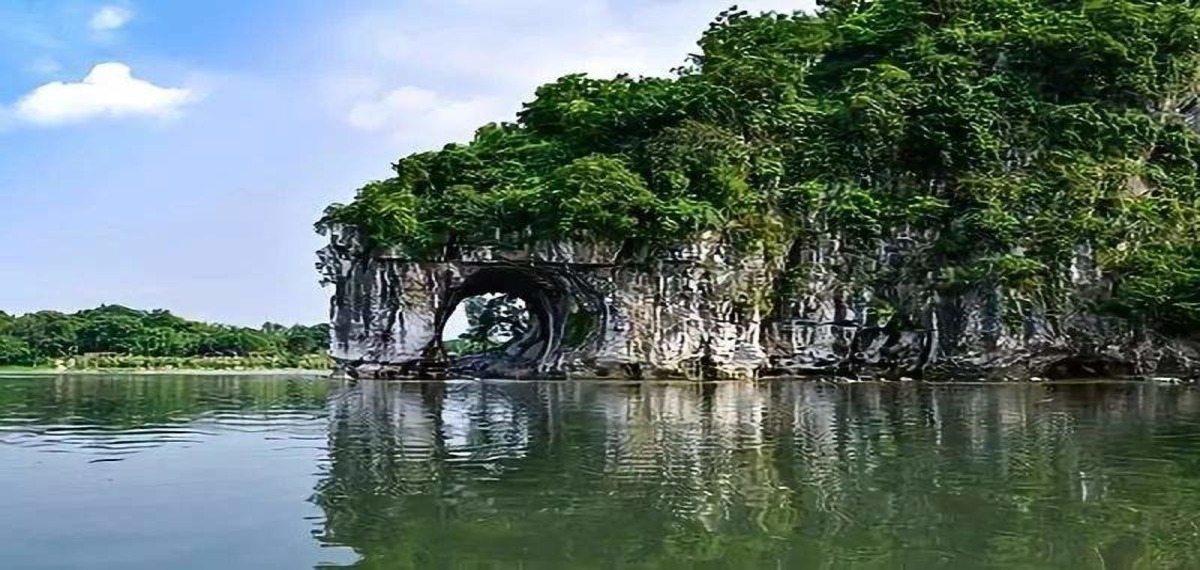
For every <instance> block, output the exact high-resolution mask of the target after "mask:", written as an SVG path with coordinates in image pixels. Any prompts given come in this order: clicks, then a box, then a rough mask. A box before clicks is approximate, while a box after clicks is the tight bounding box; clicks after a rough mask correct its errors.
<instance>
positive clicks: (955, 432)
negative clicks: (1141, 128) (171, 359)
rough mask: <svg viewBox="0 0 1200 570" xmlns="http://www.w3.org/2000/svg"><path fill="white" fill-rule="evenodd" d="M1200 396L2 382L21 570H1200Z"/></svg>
mask: <svg viewBox="0 0 1200 570" xmlns="http://www.w3.org/2000/svg"><path fill="white" fill-rule="evenodd" d="M1198 545H1200V389H1197V388H1192V387H1186V386H1170V385H1156V384H1142V383H1117V382H1113V383H1101V382H1097V383H1081V384H992V385H925V384H915V383H914V384H907V383H906V384H871V383H864V384H833V383H821V382H812V381H790V382H789V381H772V382H764V383H759V384H751V383H722V384H705V385H697V384H685V383H641V384H623V383H599V382H584V381H563V382H541V383H519V382H498V383H489V382H473V381H462V382H446V383H384V382H361V383H353V382H349V381H339V380H327V379H319V378H303V377H280V376H271V377H254V376H208V375H206V376H187V375H175V376H170V375H164V376H117V375H114V376H108V375H87V376H83V375H80V376H70V375H66V376H58V377H21V376H6V377H0V568H5V569H50V568H89V569H110V568H111V569H118V568H120V569H132V568H137V569H141V568H146V569H150V568H154V569H161V568H171V569H190V568H195V569H209V568H255V569H266V568H314V567H315V568H341V567H358V568H389V569H392V568H414V569H415V568H420V569H427V568H472V569H474V568H524V569H533V568H545V569H560V568H739V569H740V568H771V569H777V568H788V569H791V568H956V569H958V568H1002V567H1003V568H1097V569H1110V570H1111V569H1116V568H1200V546H1198Z"/></svg>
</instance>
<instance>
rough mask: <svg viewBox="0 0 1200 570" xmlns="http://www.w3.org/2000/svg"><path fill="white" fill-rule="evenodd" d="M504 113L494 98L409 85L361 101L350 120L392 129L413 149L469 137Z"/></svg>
mask: <svg viewBox="0 0 1200 570" xmlns="http://www.w3.org/2000/svg"><path fill="white" fill-rule="evenodd" d="M503 114H504V111H503V106H502V105H501V104H500V103H499V102H497V101H496V100H494V99H491V98H487V97H476V98H467V99H453V98H448V97H445V96H443V95H439V94H438V93H437V92H435V91H431V90H429V89H422V88H419V87H412V86H406V87H401V88H399V89H393V90H391V91H388V92H386V93H383V94H381V95H379V96H377V97H373V98H369V99H364V100H360V101H359V102H358V103H355V104H354V106H353V107H352V108H351V109H350V113H349V115H348V117H347V119H348V121H349V123H350V124H351V125H352V126H354V127H356V128H359V129H362V130H366V131H388V132H391V133H392V134H394V135H395V137H396V138H397V139H399V140H401V141H404V142H405V143H407V144H409V145H411V146H412V147H413V148H418V147H425V148H429V147H437V146H441V145H442V144H445V143H448V142H453V141H465V140H468V139H470V138H471V135H472V134H473V133H474V132H475V129H476V128H478V127H479V126H480V125H482V124H484V123H487V122H491V121H497V120H501V119H503V118H504V117H503Z"/></svg>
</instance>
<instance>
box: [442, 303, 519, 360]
mask: <svg viewBox="0 0 1200 570" xmlns="http://www.w3.org/2000/svg"><path fill="white" fill-rule="evenodd" d="M462 306H463V308H464V312H465V314H466V317H467V329H466V330H464V331H463V332H462V333H461V334H459V335H458V336H457V337H455V338H454V339H451V340H449V341H447V342H446V343H445V349H446V352H448V353H450V354H477V353H482V352H487V351H489V350H492V349H495V348H499V347H501V346H503V345H504V344H505V343H506V342H508V341H509V340H512V339H516V338H521V337H522V336H523V335H524V334H525V332H526V331H527V330H529V311H528V310H527V309H526V307H525V301H522V300H521V299H520V298H518V297H516V296H513V295H499V294H496V295H479V296H475V297H469V298H467V299H466V300H464V301H463V302H462Z"/></svg>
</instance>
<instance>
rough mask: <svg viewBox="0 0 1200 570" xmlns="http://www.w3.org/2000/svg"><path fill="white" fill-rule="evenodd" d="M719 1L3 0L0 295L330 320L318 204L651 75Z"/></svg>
mask: <svg viewBox="0 0 1200 570" xmlns="http://www.w3.org/2000/svg"><path fill="white" fill-rule="evenodd" d="M731 2H732V0H724V1H710V0H642V1H639V2H634V1H630V0H572V1H571V2H567V1H564V0H404V1H395V0H393V1H387V2H383V1H378V2H377V1H370V0H368V1H358V2H328V1H324V0H320V1H318V0H287V1H283V0H256V1H253V2H249V1H245V0H203V1H200V0H195V1H193V0H187V1H185V0H171V1H167V0H155V1H149V0H143V1H140V2H139V1H133V0H131V1H83V0H79V1H75V0H55V1H50V0H40V1H35V0H0V310H5V311H8V312H10V313H23V312H27V311H33V310H39V309H58V310H76V309H80V308H85V307H90V306H95V305H97V304H100V303H122V304H126V305H130V306H135V307H141V308H158V307H162V308H169V309H172V310H174V311H176V312H178V313H179V314H182V315H184V316H188V317H191V318H198V319H204V320H212V321H220V322H228V323H237V324H245V325H258V324H261V323H262V322H264V321H267V320H270V321H275V322H283V323H293V322H320V321H323V320H324V319H325V318H326V312H327V304H328V292H326V291H322V290H321V288H320V287H319V286H318V285H317V273H316V271H315V270H314V268H313V263H314V261H315V257H314V251H315V250H316V249H318V248H319V247H321V245H322V243H321V239H320V237H319V236H317V235H315V234H314V233H313V232H312V223H313V221H315V219H316V218H317V217H319V215H320V213H321V210H322V209H323V208H324V207H325V206H326V205H327V204H329V203H330V202H334V201H347V200H349V199H350V198H351V197H352V196H353V192H354V189H355V188H357V187H359V186H361V185H362V184H363V183H364V182H366V181H368V180H371V179H376V178H382V177H385V176H387V175H388V172H389V171H388V165H389V164H390V163H391V162H393V161H394V160H395V159H396V158H398V157H400V156H402V155H404V154H407V153H410V152H413V151H417V150H424V149H428V148H436V147H438V146H440V145H441V144H443V143H445V142H451V141H460V140H465V139H467V138H469V137H470V134H471V133H472V132H473V130H474V128H475V127H477V126H478V125H479V124H482V123H485V122H488V121H494V120H506V119H510V118H511V117H512V115H513V114H514V113H515V112H516V111H517V110H518V109H519V108H520V103H521V102H522V101H525V100H527V99H528V98H529V97H530V96H531V94H532V92H533V89H534V88H535V87H536V86H537V85H538V84H540V83H544V82H546V81H549V80H552V79H554V78H555V77H558V76H560V75H562V74H565V73H570V72H576V71H585V72H588V73H591V74H593V75H596V76H612V75H613V74H614V73H617V72H621V71H626V72H631V73H635V74H646V75H654V74H664V73H666V71H667V70H668V69H670V68H671V67H673V66H675V65H678V64H679V63H681V62H682V61H683V59H684V57H685V56H686V54H687V53H689V52H690V51H694V49H695V47H694V43H695V40H696V38H697V37H698V35H699V33H700V32H701V31H702V30H703V29H704V28H705V26H706V25H707V23H708V22H709V21H710V20H711V19H712V17H713V16H715V15H716V14H717V13H718V12H720V11H721V10H722V9H723V8H725V7H727V4H729V3H731ZM738 4H739V5H740V6H742V7H743V8H747V9H752V10H766V9H774V10H795V9H810V8H811V5H812V2H811V1H810V0H758V1H750V2H738Z"/></svg>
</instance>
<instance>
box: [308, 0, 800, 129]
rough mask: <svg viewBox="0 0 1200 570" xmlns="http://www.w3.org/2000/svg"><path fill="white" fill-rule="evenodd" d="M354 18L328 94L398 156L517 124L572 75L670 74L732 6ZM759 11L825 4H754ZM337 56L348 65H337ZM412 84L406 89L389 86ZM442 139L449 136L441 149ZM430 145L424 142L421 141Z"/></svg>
mask: <svg viewBox="0 0 1200 570" xmlns="http://www.w3.org/2000/svg"><path fill="white" fill-rule="evenodd" d="M415 3H416V4H417V6H416V7H414V6H412V5H408V6H406V7H405V8H404V9H402V10H401V9H391V10H379V9H371V10H365V11H361V12H358V13H357V14H352V15H351V18H350V19H349V20H348V21H346V22H345V23H344V25H343V26H342V27H341V28H340V30H339V33H338V35H337V36H336V37H335V39H334V40H333V41H332V44H333V45H336V46H339V47H340V48H341V50H340V51H339V53H337V54H333V55H332V56H331V55H330V54H322V55H323V56H325V57H334V58H335V61H333V62H331V67H332V68H333V71H330V72H327V73H325V76H326V77H327V78H328V80H327V81H328V84H327V85H326V86H325V87H326V94H327V95H328V96H330V97H331V98H333V99H335V100H337V101H339V102H338V103H335V104H337V105H341V108H342V109H343V111H342V113H345V109H350V112H349V114H348V115H346V116H347V117H348V118H349V122H350V123H351V125H353V126H355V127H358V128H369V129H374V130H389V129H391V130H392V132H393V133H394V134H395V135H396V140H398V141H402V142H403V143H406V144H402V145H400V148H397V149H396V150H398V151H401V152H405V151H411V150H417V146H422V147H426V148H428V147H429V146H440V142H446V141H449V140H461V139H462V137H463V135H464V134H465V135H466V136H469V135H470V133H471V132H472V131H473V129H474V128H475V127H478V126H479V125H480V124H482V123H484V122H487V121H494V120H511V119H512V118H513V116H514V114H515V113H516V112H517V111H518V110H519V109H520V103H521V102H522V101H527V100H529V99H531V98H532V97H533V92H534V90H535V89H536V87H537V86H538V85H540V84H542V83H545V82H547V81H552V80H554V79H555V78H557V77H560V76H562V75H564V74H567V73H575V72H585V73H588V74H590V75H592V76H595V77H612V76H614V75H616V74H618V73H630V74H632V75H665V74H666V73H667V72H668V71H669V70H670V69H671V68H673V67H676V66H679V65H681V64H683V63H684V62H685V61H686V58H687V55H688V54H689V53H691V52H695V51H696V40H697V39H698V38H699V36H700V34H701V33H702V32H703V31H704V29H705V27H706V26H707V24H708V23H709V22H711V21H712V19H713V18H714V17H715V16H716V15H717V14H718V13H719V12H721V11H722V10H724V9H726V8H728V7H729V4H731V2H730V0H637V1H630V0H575V1H572V2H562V1H561V0H417V1H416V2H415ZM738 4H739V5H740V6H742V7H743V8H745V9H747V10H750V11H765V10H776V11H794V10H812V9H813V8H814V7H815V2H814V1H813V0H746V1H742V2H739V3H738ZM336 58H340V60H337V59H336ZM379 85H382V86H386V87H395V86H407V87H402V88H399V89H395V90H385V89H379V88H378V86H379ZM439 134H445V135H447V136H448V138H446V139H445V140H442V141H439V140H438V138H437V137H438V136H439ZM416 139H420V140H421V142H422V143H423V144H421V145H416V144H415V140H416Z"/></svg>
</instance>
